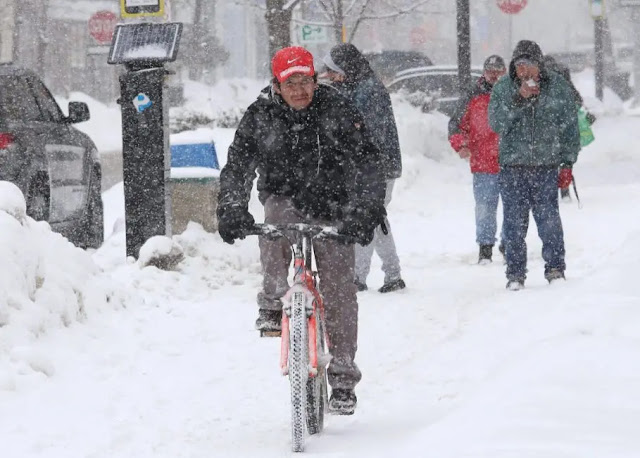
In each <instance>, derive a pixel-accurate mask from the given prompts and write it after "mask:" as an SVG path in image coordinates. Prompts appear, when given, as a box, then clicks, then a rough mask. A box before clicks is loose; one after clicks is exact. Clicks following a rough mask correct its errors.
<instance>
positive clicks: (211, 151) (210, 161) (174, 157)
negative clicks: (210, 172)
mask: <svg viewBox="0 0 640 458" xmlns="http://www.w3.org/2000/svg"><path fill="white" fill-rule="evenodd" d="M171 167H207V168H211V169H220V165H219V164H218V155H217V154H216V146H215V144H214V143H213V142H210V143H188V144H184V145H171Z"/></svg>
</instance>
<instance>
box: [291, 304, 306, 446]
mask: <svg viewBox="0 0 640 458" xmlns="http://www.w3.org/2000/svg"><path fill="white" fill-rule="evenodd" d="M289 336H290V344H289V382H290V385H291V446H292V449H293V451H294V452H302V451H303V450H304V432H305V423H306V405H307V380H308V378H309V363H308V356H309V352H308V335H307V313H306V310H305V297H304V294H303V293H302V292H296V293H294V294H293V298H292V307H291V318H290V331H289Z"/></svg>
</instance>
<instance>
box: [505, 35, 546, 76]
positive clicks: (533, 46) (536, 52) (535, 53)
mask: <svg viewBox="0 0 640 458" xmlns="http://www.w3.org/2000/svg"><path fill="white" fill-rule="evenodd" d="M523 57H525V58H527V59H529V60H530V61H532V62H535V63H536V64H538V66H539V67H540V76H541V78H543V79H544V78H545V77H546V72H545V66H544V56H543V54H542V49H540V46H539V45H538V43H536V42H535V41H531V40H520V41H519V42H518V44H517V45H516V47H515V49H514V50H513V55H512V56H511V62H510V63H509V76H510V77H511V79H512V80H514V81H515V80H516V79H517V75H516V61H517V60H518V59H520V58H523Z"/></svg>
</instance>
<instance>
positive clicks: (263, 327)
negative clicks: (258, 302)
mask: <svg viewBox="0 0 640 458" xmlns="http://www.w3.org/2000/svg"><path fill="white" fill-rule="evenodd" d="M256 329H257V330H258V331H260V335H268V336H275V337H277V336H279V335H280V333H281V332H282V310H269V309H258V319H257V320H256Z"/></svg>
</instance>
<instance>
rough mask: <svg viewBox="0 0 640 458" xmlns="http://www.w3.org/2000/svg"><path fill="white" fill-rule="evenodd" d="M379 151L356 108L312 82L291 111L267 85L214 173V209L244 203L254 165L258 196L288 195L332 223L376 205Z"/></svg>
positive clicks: (379, 199)
mask: <svg viewBox="0 0 640 458" xmlns="http://www.w3.org/2000/svg"><path fill="white" fill-rule="evenodd" d="M379 163H380V152H379V150H378V148H377V147H376V146H375V145H374V143H373V142H372V141H371V139H370V136H369V134H368V133H367V131H366V127H365V125H364V123H363V121H362V117H361V115H360V114H359V113H358V111H357V109H356V108H355V107H354V106H353V105H352V104H351V103H350V102H349V101H348V100H347V99H346V98H344V97H343V96H341V95H340V94H339V93H338V92H337V91H336V90H335V89H333V88H330V87H328V86H324V85H320V86H319V87H318V89H317V90H316V91H315V94H314V96H313V101H312V103H311V105H310V106H309V107H308V108H306V109H305V110H301V111H296V110H292V109H291V108H290V107H289V106H288V105H287V104H286V103H285V102H284V101H283V100H282V98H281V97H280V96H279V95H277V94H275V93H274V92H273V91H272V89H271V87H267V88H265V89H264V90H263V91H262V93H261V94H260V96H259V97H258V99H257V100H256V101H255V102H254V103H253V104H251V105H250V106H249V108H248V109H247V112H246V113H245V114H244V116H243V118H242V120H241V121H240V125H239V126H238V129H237V131H236V134H235V138H234V140H233V143H232V144H231V146H230V147H229V152H228V157H227V164H226V165H225V166H224V168H223V169H222V172H221V173H220V194H219V198H218V202H219V203H218V211H219V214H220V212H224V210H225V209H226V208H228V207H230V206H241V207H244V208H247V206H248V202H249V198H250V191H251V186H252V182H253V179H254V178H255V176H256V171H257V172H258V173H259V175H260V177H259V179H258V192H259V197H260V200H261V201H262V202H263V203H264V201H265V200H266V198H267V197H268V196H269V195H271V194H275V195H281V196H289V197H291V198H292V200H293V203H294V205H295V206H296V208H297V209H299V210H301V211H302V212H303V213H305V214H307V215H309V216H311V217H314V218H320V219H325V220H327V221H337V220H340V219H342V218H343V217H344V215H345V214H347V213H348V212H350V211H352V210H353V209H356V208H359V209H361V210H365V211H366V210H368V209H372V210H375V209H377V208H379V207H380V206H382V207H383V205H384V194H385V185H384V180H383V179H382V173H381V170H380V167H379Z"/></svg>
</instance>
